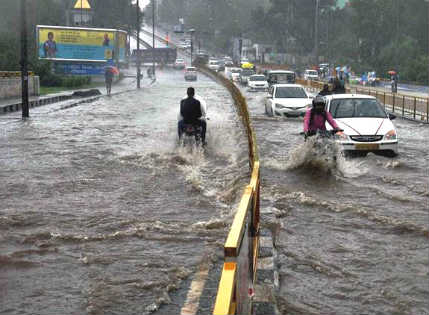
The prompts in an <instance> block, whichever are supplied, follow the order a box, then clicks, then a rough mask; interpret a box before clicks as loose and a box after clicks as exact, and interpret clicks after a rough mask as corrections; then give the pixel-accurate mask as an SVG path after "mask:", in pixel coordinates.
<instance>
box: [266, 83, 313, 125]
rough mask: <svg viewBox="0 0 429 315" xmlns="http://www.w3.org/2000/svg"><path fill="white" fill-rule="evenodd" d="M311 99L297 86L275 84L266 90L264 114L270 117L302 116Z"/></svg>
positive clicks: (301, 87) (302, 88) (300, 86)
mask: <svg viewBox="0 0 429 315" xmlns="http://www.w3.org/2000/svg"><path fill="white" fill-rule="evenodd" d="M312 101H313V100H312V98H311V97H310V95H309V94H307V92H306V91H305V89H304V87H303V86H302V85H299V84H275V85H272V86H271V87H270V88H269V90H268V97H267V98H266V100H265V113H266V114H267V115H270V116H284V117H289V116H294V117H298V116H304V115H305V112H306V111H307V109H308V108H309V107H310V106H311V103H312Z"/></svg>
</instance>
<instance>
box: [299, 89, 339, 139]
mask: <svg viewBox="0 0 429 315" xmlns="http://www.w3.org/2000/svg"><path fill="white" fill-rule="evenodd" d="M326 121H327V122H328V123H329V124H330V125H331V126H332V128H333V129H334V130H335V131H336V134H337V135H340V136H342V135H344V133H343V132H342V130H341V129H340V128H339V127H338V125H337V123H336V122H335V120H334V119H333V118H332V115H331V113H330V112H327V111H326V110H325V100H324V98H323V97H321V96H316V97H315V98H314V99H313V106H312V108H310V109H308V110H307V112H306V113H305V116H304V134H305V137H309V136H312V135H315V134H316V132H317V130H322V131H325V130H326V126H325V122H326Z"/></svg>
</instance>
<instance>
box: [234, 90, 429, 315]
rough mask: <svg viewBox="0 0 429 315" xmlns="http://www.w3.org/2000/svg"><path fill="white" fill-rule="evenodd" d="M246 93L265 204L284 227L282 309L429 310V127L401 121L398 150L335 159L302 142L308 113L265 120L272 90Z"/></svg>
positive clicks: (292, 313)
mask: <svg viewBox="0 0 429 315" xmlns="http://www.w3.org/2000/svg"><path fill="white" fill-rule="evenodd" d="M242 91H243V93H244V94H245V95H246V97H247V99H248V105H249V108H250V112H251V117H252V121H253V127H254V130H255V132H256V135H257V141H258V145H259V151H260V159H261V166H262V169H261V174H262V184H261V186H262V188H261V211H262V212H265V213H271V214H272V216H273V217H274V218H275V224H274V226H277V229H278V237H277V239H276V246H277V251H278V263H279V274H280V289H279V292H278V294H277V304H278V308H279V310H280V312H281V314H284V315H301V314H306V315H309V314H314V315H316V314H317V315H330V314H332V315H334V314H335V315H340V314H341V315H356V314H362V315H363V314H365V315H367V314H368V315H374V314H378V315H382V314H383V315H384V314H385V315H392V314H398V315H399V314H401V315H405V314H410V315H428V314H429V299H428V296H429V202H428V198H429V187H428V184H429V165H428V160H429V146H428V138H429V127H428V126H427V125H424V124H419V123H415V122H410V121H405V120H401V119H397V120H395V121H394V123H395V125H396V127H397V129H398V133H399V143H400V147H399V150H400V153H399V156H398V157H396V158H388V157H383V156H378V155H374V154H369V155H368V156H366V157H357V158H346V159H345V158H343V157H341V156H339V158H338V159H337V162H336V163H334V164H332V163H330V162H332V161H325V160H324V159H321V158H320V156H317V155H315V154H314V152H312V150H311V148H310V147H309V144H308V143H306V144H304V141H303V137H302V135H300V134H299V133H300V131H302V126H303V120H302V118H288V119H284V118H272V117H267V116H266V115H265V114H264V97H265V95H266V94H265V93H250V92H246V91H245V89H244V88H242ZM271 223H272V222H271ZM271 226H273V225H271Z"/></svg>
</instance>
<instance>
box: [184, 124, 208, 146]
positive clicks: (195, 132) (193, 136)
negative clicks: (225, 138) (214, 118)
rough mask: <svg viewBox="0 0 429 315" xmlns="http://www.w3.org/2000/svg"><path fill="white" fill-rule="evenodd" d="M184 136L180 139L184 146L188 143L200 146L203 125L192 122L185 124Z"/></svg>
mask: <svg viewBox="0 0 429 315" xmlns="http://www.w3.org/2000/svg"><path fill="white" fill-rule="evenodd" d="M182 131H183V132H182V136H181V138H180V139H179V140H180V142H181V144H183V146H186V145H196V146H199V145H200V144H201V138H202V131H203V129H202V127H201V126H197V125H192V124H185V125H184V126H183V130H182Z"/></svg>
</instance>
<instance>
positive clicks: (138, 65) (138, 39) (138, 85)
mask: <svg viewBox="0 0 429 315" xmlns="http://www.w3.org/2000/svg"><path fill="white" fill-rule="evenodd" d="M136 10H137V88H138V89H139V88H140V57H141V54H140V6H139V0H137V5H136Z"/></svg>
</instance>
